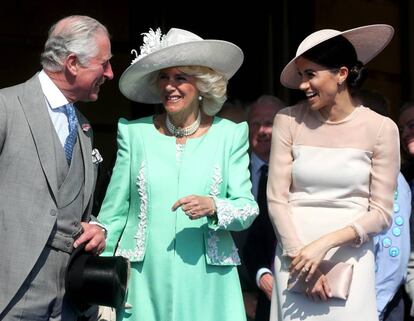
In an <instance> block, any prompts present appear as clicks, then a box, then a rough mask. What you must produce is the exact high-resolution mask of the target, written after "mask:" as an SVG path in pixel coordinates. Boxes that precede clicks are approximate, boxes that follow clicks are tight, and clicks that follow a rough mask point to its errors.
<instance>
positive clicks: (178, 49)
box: [119, 40, 244, 104]
mask: <svg viewBox="0 0 414 321" xmlns="http://www.w3.org/2000/svg"><path fill="white" fill-rule="evenodd" d="M243 58H244V56H243V52H242V50H241V49H240V48H239V47H238V46H236V45H234V44H232V43H230V42H227V41H223V40H200V41H190V42H185V43H180V44H176V45H172V46H169V47H166V48H163V49H160V50H158V51H155V52H153V53H150V54H148V55H147V56H145V57H143V58H142V59H140V60H138V61H137V62H136V63H134V64H132V65H131V66H129V67H128V68H127V69H126V70H125V71H124V72H123V74H122V75H121V78H120V80H119V89H120V91H121V92H122V94H123V95H124V96H125V97H127V98H128V99H131V100H133V101H137V102H141V103H147V104H157V103H160V102H161V100H160V95H159V93H158V92H157V90H156V88H154V86H153V85H152V84H151V82H150V79H151V75H152V73H153V72H156V71H158V70H161V69H164V68H169V67H180V66H203V67H208V68H211V69H213V70H214V71H216V72H218V73H220V74H222V75H224V77H226V79H227V80H228V79H230V78H231V77H232V76H233V75H234V74H235V73H236V71H237V70H238V69H239V68H240V66H241V64H242V63H243Z"/></svg>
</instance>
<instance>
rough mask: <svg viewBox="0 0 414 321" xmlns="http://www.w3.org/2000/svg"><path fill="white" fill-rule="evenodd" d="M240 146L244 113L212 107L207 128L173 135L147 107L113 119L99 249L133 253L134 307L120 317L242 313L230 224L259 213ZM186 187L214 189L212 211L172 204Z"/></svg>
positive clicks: (216, 317) (220, 317)
mask: <svg viewBox="0 0 414 321" xmlns="http://www.w3.org/2000/svg"><path fill="white" fill-rule="evenodd" d="M180 147H182V148H180ZM247 149H248V128H247V124H246V123H241V124H235V123H233V122H230V121H228V120H225V119H221V118H218V117H215V118H214V121H213V125H212V127H211V128H210V129H209V131H208V132H207V133H206V134H205V135H203V136H202V137H198V138H192V139H188V140H187V142H186V144H185V145H177V144H176V142H175V137H168V136H165V135H162V134H161V133H159V132H158V131H157V130H156V128H155V127H154V124H153V118H152V117H146V118H142V119H139V120H135V121H130V122H128V121H126V120H124V119H121V120H120V121H119V124H118V154H117V160H116V164H115V168H114V171H113V174H112V177H111V182H110V184H109V186H108V190H107V193H106V197H105V200H104V202H103V204H102V207H101V211H100V213H99V220H100V222H101V223H102V224H104V225H105V226H106V227H107V229H108V237H107V247H106V250H105V252H104V255H113V254H115V255H122V256H124V257H126V258H128V259H129V260H130V261H131V275H130V280H129V284H128V293H127V299H126V303H127V305H128V306H129V305H130V306H132V307H131V308H129V309H122V310H120V311H117V315H118V320H133V321H195V320H196V321H243V320H246V317H245V311H244V306H243V299H242V294H241V289H240V284H239V278H238V274H237V268H236V265H238V264H240V259H239V256H238V251H237V248H236V247H235V245H234V242H233V240H232V237H231V235H230V231H239V230H243V229H246V228H247V227H249V226H250V224H251V223H252V222H253V220H254V218H255V217H256V216H257V214H258V207H257V204H256V202H255V201H254V198H253V196H252V194H251V183H250V176H249V171H248V166H249V157H248V154H247ZM191 194H194V195H210V196H212V197H214V199H215V202H216V206H217V219H212V218H206V217H203V218H201V219H198V220H190V219H189V218H188V217H187V216H186V215H185V214H184V212H183V211H182V210H181V208H179V209H177V210H176V211H175V212H174V211H172V210H171V207H172V205H173V204H174V203H175V202H176V201H177V200H178V199H179V198H181V197H184V196H188V195H191ZM103 291H104V290H103Z"/></svg>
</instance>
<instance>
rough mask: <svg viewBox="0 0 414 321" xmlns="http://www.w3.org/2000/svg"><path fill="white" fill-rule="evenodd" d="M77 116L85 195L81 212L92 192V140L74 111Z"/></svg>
mask: <svg viewBox="0 0 414 321" xmlns="http://www.w3.org/2000/svg"><path fill="white" fill-rule="evenodd" d="M76 112H77V115H78V121H79V127H78V137H79V143H80V147H81V151H82V159H83V164H84V168H85V194H84V199H83V210H85V208H86V206H87V205H88V203H89V199H90V197H91V194H92V190H93V182H94V179H93V175H94V172H93V163H92V139H91V137H90V135H91V132H92V130H90V129H89V128H90V126H89V124H88V123H87V122H86V120H85V118H84V117H82V115H81V114H80V113H79V112H78V111H77V110H76ZM82 128H88V129H89V130H85V131H84V130H82Z"/></svg>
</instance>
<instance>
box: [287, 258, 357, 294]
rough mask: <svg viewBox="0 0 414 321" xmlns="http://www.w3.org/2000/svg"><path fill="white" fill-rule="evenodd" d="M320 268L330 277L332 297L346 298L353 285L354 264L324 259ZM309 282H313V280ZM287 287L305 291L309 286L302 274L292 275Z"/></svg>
mask: <svg viewBox="0 0 414 321" xmlns="http://www.w3.org/2000/svg"><path fill="white" fill-rule="evenodd" d="M319 270H320V271H321V272H322V273H323V274H325V276H326V278H327V279H328V283H329V286H330V288H331V292H332V297H334V298H337V299H342V300H346V299H347V298H348V294H349V288H350V286H351V281H352V274H353V272H354V266H353V265H352V264H350V263H344V262H332V261H329V260H322V261H321V263H320V264H319ZM309 283H310V284H312V280H310V281H309ZM287 288H288V290H289V291H293V292H299V293H305V292H306V288H307V284H306V282H305V277H304V276H300V275H296V276H292V277H290V278H289V280H288V286H287Z"/></svg>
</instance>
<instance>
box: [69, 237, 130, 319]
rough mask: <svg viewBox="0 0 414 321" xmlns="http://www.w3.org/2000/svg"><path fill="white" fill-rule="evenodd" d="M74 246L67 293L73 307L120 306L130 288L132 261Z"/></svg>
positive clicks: (80, 309)
mask: <svg viewBox="0 0 414 321" xmlns="http://www.w3.org/2000/svg"><path fill="white" fill-rule="evenodd" d="M84 247H85V246H84V244H82V245H80V246H79V247H77V248H76V249H74V251H73V253H72V255H71V257H70V259H69V263H68V266H67V269H66V281H65V288H66V295H67V296H68V297H69V299H70V301H71V302H72V304H73V307H74V309H75V310H76V311H77V312H78V313H79V314H82V313H84V312H85V311H86V310H87V309H89V308H90V307H91V306H92V305H104V306H109V307H113V308H121V307H122V305H123V304H124V300H125V294H126V290H127V282H128V276H129V269H130V264H129V261H128V259H126V258H124V257H122V256H110V257H104V256H97V255H93V254H91V253H90V252H86V251H85V250H84Z"/></svg>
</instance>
